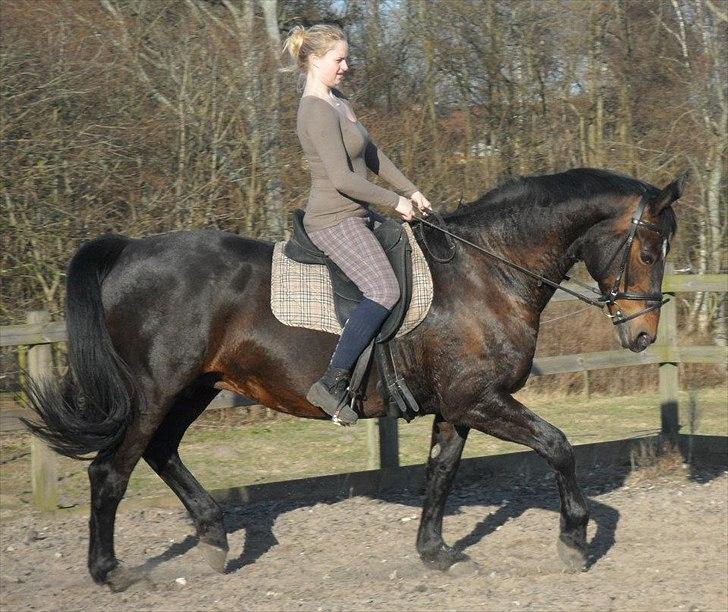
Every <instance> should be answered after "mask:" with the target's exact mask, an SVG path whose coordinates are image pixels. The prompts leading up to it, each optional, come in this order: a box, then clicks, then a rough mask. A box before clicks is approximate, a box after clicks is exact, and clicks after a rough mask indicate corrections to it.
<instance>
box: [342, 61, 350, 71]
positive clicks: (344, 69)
mask: <svg viewBox="0 0 728 612" xmlns="http://www.w3.org/2000/svg"><path fill="white" fill-rule="evenodd" d="M341 69H342V70H343V71H344V72H346V71H347V70H349V64H347V63H346V60H344V63H343V64H341Z"/></svg>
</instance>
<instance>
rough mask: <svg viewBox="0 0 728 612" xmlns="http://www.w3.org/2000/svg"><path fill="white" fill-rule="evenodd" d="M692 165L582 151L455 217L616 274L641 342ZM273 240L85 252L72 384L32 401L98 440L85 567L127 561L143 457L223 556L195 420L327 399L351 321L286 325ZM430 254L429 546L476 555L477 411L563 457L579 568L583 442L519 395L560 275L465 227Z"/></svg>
mask: <svg viewBox="0 0 728 612" xmlns="http://www.w3.org/2000/svg"><path fill="white" fill-rule="evenodd" d="M683 183H684V177H681V178H678V179H677V180H675V181H674V182H672V183H671V184H670V185H668V186H667V187H665V188H664V189H658V188H655V187H653V186H651V185H649V184H646V183H644V182H641V181H638V180H636V179H633V178H629V177H626V176H623V175H620V174H616V173H613V172H609V171H605V170H597V169H588V168H582V169H575V170H570V171H567V172H564V173H560V174H554V175H546V176H534V177H525V178H519V179H515V180H513V181H510V182H509V183H506V184H504V185H503V186H501V187H499V188H497V189H495V190H493V191H491V192H489V193H487V194H486V195H484V196H483V197H481V198H480V199H479V200H477V201H476V202H473V203H471V204H468V205H464V206H461V207H459V208H458V209H457V210H456V211H455V212H454V213H452V214H449V215H446V216H445V222H446V226H447V229H448V230H449V231H451V232H452V233H454V234H457V235H460V236H463V237H464V238H466V239H468V240H470V241H471V242H473V243H475V244H477V245H480V246H481V247H483V248H486V249H488V250H490V251H492V252H495V253H498V254H500V255H502V256H503V257H506V258H508V259H509V260H511V261H512V262H514V263H517V264H520V265H521V266H524V267H526V268H528V269H530V270H532V271H534V272H537V273H539V274H542V275H545V276H546V277H548V278H549V279H551V280H554V281H561V280H562V279H563V278H564V276H565V275H566V273H567V271H568V270H569V269H570V268H571V267H572V265H573V264H574V263H575V262H576V261H578V260H582V261H584V263H585V264H586V268H587V269H588V271H589V273H590V274H591V276H592V277H593V278H594V279H595V280H596V281H597V282H598V284H599V286H600V288H601V289H602V291H604V292H605V293H606V292H608V291H609V290H610V289H612V288H613V286H614V285H615V284H616V285H617V286H618V289H619V290H620V291H621V292H622V293H632V296H633V297H632V299H617V300H616V302H615V303H614V304H613V305H611V306H610V307H609V308H610V310H611V311H612V314H615V313H616V311H617V310H619V311H620V316H621V317H622V318H623V319H625V320H624V321H623V322H622V324H620V325H618V326H617V327H618V331H619V338H620V341H621V343H622V345H623V346H624V347H625V348H629V349H631V350H633V351H640V350H643V349H645V348H646V347H647V346H648V345H649V344H650V343H652V342H653V341H654V340H655V337H656V333H657V323H658V319H659V300H658V298H659V296H660V287H661V281H662V276H663V270H664V258H665V255H666V253H667V248H666V247H667V246H668V241H669V239H670V238H671V237H672V236H673V234H674V232H675V228H676V225H675V216H674V213H673V210H672V206H671V205H672V203H673V202H675V201H676V200H677V199H678V198H679V197H680V195H681V193H682V189H683ZM637 210H640V211H641V220H640V222H639V223H635V222H634V220H633V219H634V218H635V214H636V211H637ZM630 228H633V232H632V235H633V239H634V240H633V242H632V243H630V244H628V243H627V240H626V237H627V236H628V235H629V234H630ZM272 252H273V245H272V244H271V243H269V242H262V241H257V240H250V239H246V238H241V237H239V236H236V235H232V234H229V233H225V232H220V231H210V230H205V231H191V232H174V233H169V234H163V235H159V236H153V237H149V238H143V239H130V238H125V237H123V236H118V235H105V236H102V237H100V238H97V239H95V240H93V241H90V242H88V243H86V244H84V245H83V246H82V247H81V248H80V249H79V250H78V252H77V253H76V254H75V256H74V257H73V259H72V261H71V263H70V266H69V269H68V277H67V325H68V337H69V343H68V348H69V351H68V357H69V366H70V367H69V372H68V374H67V375H66V376H65V378H64V379H63V381H62V382H61V384H57V383H54V382H46V383H45V384H42V385H40V386H35V388H34V389H31V397H32V399H31V402H32V404H33V407H34V409H35V410H36V412H37V413H38V415H39V417H40V421H39V422H38V423H37V424H36V426H35V427H34V431H35V433H37V434H39V435H40V436H42V437H43V438H44V439H45V440H46V441H48V442H49V443H50V444H51V446H53V447H54V448H55V449H56V450H57V451H58V452H60V453H62V454H64V455H67V456H70V457H77V458H80V456H82V455H87V454H89V453H95V458H94V459H93V461H92V462H91V464H90V466H89V470H88V473H89V478H90V483H91V517H90V543H89V556H88V567H89V570H90V572H91V575H92V577H93V579H94V580H95V581H97V582H99V583H103V582H108V583H110V584H111V585H112V586H116V587H119V586H123V585H124V581H125V580H127V579H128V576H127V577H125V576H124V572H123V570H122V568H121V566H119V564H118V561H117V559H116V558H115V555H114V519H115V515H116V510H117V506H118V504H119V502H120V501H121V499H122V497H123V495H124V492H125V490H126V487H127V483H128V481H129V476H130V475H131V472H132V470H133V469H134V466H135V465H136V464H137V462H138V461H139V459H141V458H142V457H143V458H144V459H145V461H147V462H148V463H149V465H150V466H151V467H152V468H153V469H154V471H155V472H156V473H157V474H159V476H160V477H161V478H162V480H164V482H165V483H167V485H168V486H169V487H170V488H171V489H172V490H173V491H174V492H175V494H176V495H177V496H178V497H179V498H180V500H181V501H182V503H183V504H184V506H185V507H186V508H187V510H188V511H189V513H190V515H191V517H192V520H193V521H194V524H195V526H196V530H197V535H198V537H199V542H200V546H201V547H202V548H203V550H204V552H205V554H206V556H207V558H208V560H209V561H210V563H211V565H212V566H213V567H214V568H215V569H217V570H219V571H224V566H225V558H226V554H227V551H228V545H227V537H226V533H225V528H224V525H223V520H222V519H223V515H222V511H221V509H220V508H219V507H218V505H217V504H216V503H215V501H214V500H213V499H212V497H211V496H210V495H209V494H208V493H207V492H206V491H205V490H204V489H203V488H202V486H201V485H200V484H199V483H198V482H197V480H195V478H194V476H193V475H192V474H191V473H190V472H189V471H188V470H187V468H186V467H185V466H184V465H183V463H182V461H181V460H180V457H179V455H178V446H179V443H180V440H181V439H182V436H183V435H184V433H185V430H186V429H187V428H188V427H189V425H190V424H191V423H192V422H193V421H194V420H195V419H196V418H197V417H198V416H199V415H200V413H202V411H203V410H204V409H205V408H206V406H207V405H208V404H209V402H210V401H211V400H212V399H213V397H214V396H215V395H216V394H217V393H218V391H219V390H220V389H229V390H231V391H234V392H236V393H239V394H241V395H244V396H246V397H248V398H251V399H254V400H256V401H258V402H260V403H261V404H264V405H265V406H268V407H270V408H272V409H274V410H279V411H281V412H285V413H288V414H292V415H296V416H301V417H307V418H318V419H324V418H329V417H328V416H327V415H326V414H324V413H323V412H322V411H321V410H320V409H318V408H316V407H314V406H312V405H311V404H309V403H307V402H306V400H305V399H304V398H305V395H306V391H307V390H308V388H309V386H310V385H311V384H312V383H313V382H314V381H315V380H316V379H317V378H318V377H319V376H320V374H321V372H323V370H324V369H325V367H326V364H327V360H328V359H329V356H330V355H331V353H332V351H333V348H334V345H335V343H336V341H337V337H336V336H334V335H332V334H328V333H324V332H316V331H311V330H307V329H302V328H291V327H287V326H285V325H283V324H282V323H280V322H279V321H278V320H277V319H276V318H275V317H274V316H273V314H272V313H271V309H270V305H269V300H270V281H271V256H272ZM438 259H439V258H438ZM428 261H429V264H430V267H431V271H432V277H433V284H434V292H435V295H434V300H433V304H432V307H431V310H430V312H429V313H428V315H427V317H426V318H425V320H424V321H423V322H422V323H421V324H420V325H419V326H418V327H417V328H416V329H415V330H414V331H412V332H411V333H409V334H408V335H406V336H404V337H402V338H401V339H399V340H398V341H397V342H396V347H395V349H394V351H395V357H396V358H397V360H398V365H399V368H400V370H401V372H402V373H403V374H404V377H405V379H406V382H407V385H408V386H409V388H410V389H411V390H412V391H413V393H414V394H415V396H416V399H417V401H418V403H419V404H420V406H421V407H422V409H423V412H424V413H426V414H435V420H434V425H433V431H432V442H431V450H430V454H429V460H428V466H427V485H426V494H425V500H424V507H423V511H422V518H421V522H420V527H419V532H418V536H417V550H418V552H419V554H420V556H421V558H422V559H423V560H424V561H425V562H426V563H427V564H429V565H431V566H434V567H437V568H441V569H446V568H448V567H450V566H451V565H452V564H454V563H456V562H459V561H460V560H462V559H464V555H463V554H462V553H461V552H459V551H457V550H454V549H453V548H450V547H448V546H447V545H446V544H445V542H444V540H443V538H442V519H443V511H444V507H445V501H446V497H447V495H448V493H449V490H450V487H451V484H452V481H453V477H454V476H455V472H456V470H457V466H458V463H459V460H460V456H461V453H462V450H463V446H464V444H465V440H466V437H467V435H468V432H469V430H470V429H476V430H478V431H481V432H483V433H486V434H490V435H492V436H495V437H497V438H501V439H503V440H509V441H512V442H517V443H519V444H523V445H525V446H528V447H530V448H532V449H534V450H535V451H536V452H537V453H538V454H539V455H541V456H542V457H543V458H544V459H545V460H546V461H547V462H548V463H549V465H550V466H551V467H552V468H553V470H554V471H555V473H556V481H557V484H558V490H559V495H560V497H561V528H560V535H559V540H558V544H559V552H560V554H561V557H562V559H563V560H564V562H565V563H567V565H568V566H569V567H571V568H572V569H580V568H582V567H583V566H584V563H585V552H586V546H587V542H586V526H587V522H588V518H589V514H588V509H587V505H586V503H585V500H584V497H583V495H582V493H581V491H580V489H579V485H578V484H577V481H576V476H575V464H574V454H573V451H572V448H571V446H570V445H569V443H568V442H567V440H566V438H565V436H564V434H563V433H562V432H561V431H560V430H558V429H557V428H556V427H554V426H552V425H550V424H549V423H547V422H546V421H544V420H543V419H541V418H539V417H538V416H537V415H535V414H534V413H533V412H531V411H530V410H528V408H526V406H524V405H523V404H521V403H520V402H519V401H517V400H515V399H514V398H513V397H512V395H511V394H512V393H514V392H515V391H517V390H518V389H520V388H521V387H522V386H523V385H524V383H525V382H526V379H527V378H528V375H529V371H530V369H531V364H532V360H533V356H534V351H535V348H536V337H537V335H538V330H539V317H540V314H541V312H542V310H543V309H544V307H545V306H546V304H547V302H548V301H549V299H550V298H551V296H552V294H553V291H554V290H553V289H552V288H549V287H548V286H546V285H543V284H539V283H537V282H536V281H535V280H534V279H533V278H531V277H529V276H527V275H524V274H523V273H522V272H520V271H518V270H515V269H513V268H512V267H509V266H507V265H504V264H502V263H499V262H497V261H494V260H493V259H490V258H488V257H486V256H484V255H483V254H482V253H479V252H477V250H474V249H472V248H471V247H469V246H467V245H462V244H459V245H458V246H457V247H456V256H455V258H454V259H453V260H452V261H450V262H449V263H444V262H439V261H437V260H436V259H435V258H433V257H431V256H430V255H428ZM621 264H625V265H626V269H625V270H624V273H620V269H621V268H620V265H621ZM635 295H636V296H637V299H635V297H634V296H635ZM655 295H657V296H658V298H655ZM640 296H642V297H640ZM655 300H658V301H657V302H656V301H655ZM632 317H633V318H632ZM627 319H629V320H627ZM369 397H370V399H369V401H368V402H367V405H366V407H365V414H364V415H362V416H364V417H378V416H382V415H383V414H384V408H383V402H382V400H381V398H380V397H379V396H378V394H377V392H376V389H375V388H374V381H372V383H371V388H370V391H369Z"/></svg>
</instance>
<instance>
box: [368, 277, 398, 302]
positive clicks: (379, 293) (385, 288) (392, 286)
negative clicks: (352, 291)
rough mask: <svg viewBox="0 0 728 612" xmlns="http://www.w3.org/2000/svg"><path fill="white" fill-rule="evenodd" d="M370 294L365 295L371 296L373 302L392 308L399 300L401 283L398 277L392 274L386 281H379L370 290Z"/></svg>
mask: <svg viewBox="0 0 728 612" xmlns="http://www.w3.org/2000/svg"><path fill="white" fill-rule="evenodd" d="M368 293H369V295H365V296H364V297H366V298H369V299H370V300H372V301H373V302H376V303H377V304H379V305H381V306H384V308H386V309H387V310H392V308H394V305H395V304H396V303H397V302H398V301H399V297H400V291H399V283H398V282H397V278H396V277H395V276H394V274H392V278H391V279H387V280H386V281H385V282H382V283H378V284H377V285H376V286H374V287H372V289H371V290H370V291H369V292H368Z"/></svg>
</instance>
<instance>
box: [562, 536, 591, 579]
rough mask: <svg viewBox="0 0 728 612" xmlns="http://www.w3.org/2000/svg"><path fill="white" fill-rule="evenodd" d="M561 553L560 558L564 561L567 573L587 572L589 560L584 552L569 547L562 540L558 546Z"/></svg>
mask: <svg viewBox="0 0 728 612" xmlns="http://www.w3.org/2000/svg"><path fill="white" fill-rule="evenodd" d="M556 547H557V549H558V551H559V557H560V558H561V561H563V563H564V566H565V571H566V572H568V573H571V574H577V573H579V572H584V571H586V565H587V559H586V555H585V554H584V552H583V551H582V550H579V549H578V548H574V547H573V546H569V545H568V544H566V543H565V542H562V541H561V540H559V541H558V543H557V545H556Z"/></svg>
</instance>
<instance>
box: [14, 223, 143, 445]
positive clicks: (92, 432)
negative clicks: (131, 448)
mask: <svg viewBox="0 0 728 612" xmlns="http://www.w3.org/2000/svg"><path fill="white" fill-rule="evenodd" d="M130 242H131V240H130V239H129V238H125V237H123V236H118V235H114V234H107V235H105V236H101V237H100V238H97V239H95V240H92V241H90V242H87V243H86V244H84V245H83V246H82V247H81V248H80V249H79V250H78V251H77V252H76V254H75V255H74V257H73V259H72V260H71V263H70V265H69V267H68V276H67V279H66V312H67V314H66V326H67V330H68V366H69V367H68V372H67V374H66V375H65V376H64V378H63V380H62V381H61V383H60V384H59V383H58V382H57V381H55V380H44V381H32V380H29V381H28V383H27V384H26V386H25V391H26V397H27V404H28V406H29V407H30V408H31V409H32V410H33V411H34V412H35V413H36V415H37V416H38V417H40V422H30V421H27V420H25V419H23V422H24V424H25V425H26V426H27V427H28V428H29V429H30V430H31V431H32V432H33V433H34V434H36V435H37V436H39V437H40V438H42V439H44V440H45V441H46V442H47V443H48V445H49V446H50V447H51V448H53V449H54V450H55V451H56V452H58V453H60V454H61V455H65V456H66V457H72V458H75V459H83V458H85V457H84V455H88V454H89V453H105V452H108V451H110V450H112V449H114V448H116V447H117V446H118V444H119V443H120V442H121V441H122V439H123V437H124V434H125V432H126V429H127V427H128V426H129V424H130V422H131V420H132V418H133V416H134V414H135V412H136V411H137V409H138V408H139V405H140V403H141V402H142V401H143V396H142V394H141V392H140V390H139V385H138V383H137V382H136V380H135V378H134V376H133V375H132V373H131V371H130V369H129V366H128V365H127V364H126V363H125V362H124V360H123V359H122V358H121V357H120V356H119V354H118V353H117V352H116V350H115V349H114V346H113V344H112V342H111V336H110V335H109V331H108V328H107V327H106V319H105V316H104V308H103V304H102V302H101V284H102V283H103V281H104V279H105V278H106V276H107V275H108V273H109V272H110V271H111V269H112V268H113V266H114V264H115V263H116V261H117V260H118V258H119V256H120V255H121V252H122V251H123V250H124V248H125V247H126V246H127V244H129V243H130Z"/></svg>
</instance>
